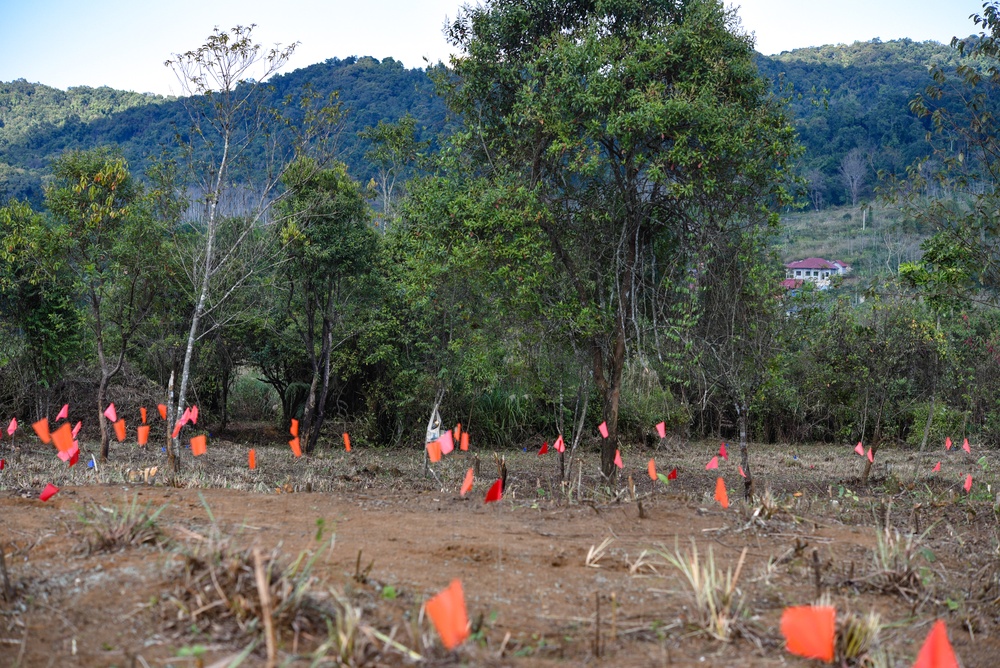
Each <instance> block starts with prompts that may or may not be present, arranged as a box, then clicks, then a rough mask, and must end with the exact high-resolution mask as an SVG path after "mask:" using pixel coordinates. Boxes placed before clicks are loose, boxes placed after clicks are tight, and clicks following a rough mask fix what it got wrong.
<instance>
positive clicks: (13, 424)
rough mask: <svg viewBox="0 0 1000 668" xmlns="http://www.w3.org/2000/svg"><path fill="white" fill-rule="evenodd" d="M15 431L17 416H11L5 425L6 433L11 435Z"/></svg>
mask: <svg viewBox="0 0 1000 668" xmlns="http://www.w3.org/2000/svg"><path fill="white" fill-rule="evenodd" d="M15 431H17V418H11V420H10V424H9V425H7V435H8V436H13V435H14V432H15Z"/></svg>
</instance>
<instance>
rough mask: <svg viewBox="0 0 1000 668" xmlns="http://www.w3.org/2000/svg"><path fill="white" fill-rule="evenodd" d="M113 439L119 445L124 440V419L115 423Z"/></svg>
mask: <svg viewBox="0 0 1000 668" xmlns="http://www.w3.org/2000/svg"><path fill="white" fill-rule="evenodd" d="M67 424H68V423H67ZM115 438H117V439H118V442H119V443H121V442H122V441H124V440H125V418H122V419H121V420H118V421H117V422H115Z"/></svg>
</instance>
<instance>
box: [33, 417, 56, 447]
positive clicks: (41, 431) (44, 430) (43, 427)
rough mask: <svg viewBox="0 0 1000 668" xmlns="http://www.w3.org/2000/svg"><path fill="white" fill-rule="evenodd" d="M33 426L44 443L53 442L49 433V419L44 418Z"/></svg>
mask: <svg viewBox="0 0 1000 668" xmlns="http://www.w3.org/2000/svg"><path fill="white" fill-rule="evenodd" d="M31 428H32V429H34V430H35V433H36V434H38V438H40V439H42V443H51V442H52V436H51V435H50V434H49V419H48V418H42V419H41V420H39V421H38V422H36V423H34V424H33V425H31Z"/></svg>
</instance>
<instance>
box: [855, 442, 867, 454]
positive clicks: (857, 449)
mask: <svg viewBox="0 0 1000 668" xmlns="http://www.w3.org/2000/svg"><path fill="white" fill-rule="evenodd" d="M854 452H856V453H858V454H859V455H861V456H862V457H864V456H865V446H863V445H861V441H858V444H857V445H855V446H854Z"/></svg>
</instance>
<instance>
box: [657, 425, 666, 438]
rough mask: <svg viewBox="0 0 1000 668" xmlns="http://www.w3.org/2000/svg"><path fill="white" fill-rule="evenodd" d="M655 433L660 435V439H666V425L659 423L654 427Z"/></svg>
mask: <svg viewBox="0 0 1000 668" xmlns="http://www.w3.org/2000/svg"><path fill="white" fill-rule="evenodd" d="M656 433H657V434H659V435H660V438H666V437H667V423H666V422H660V423H658V424H657V425H656Z"/></svg>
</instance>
